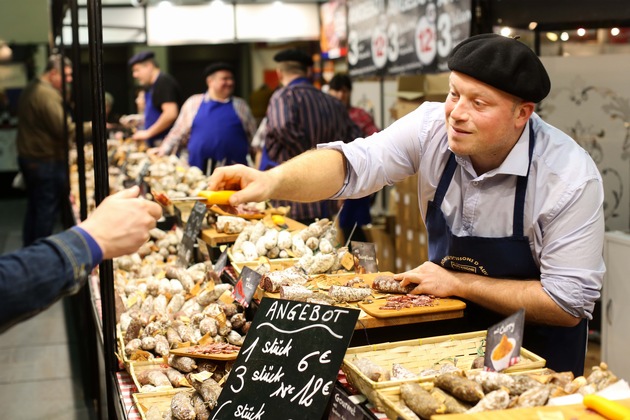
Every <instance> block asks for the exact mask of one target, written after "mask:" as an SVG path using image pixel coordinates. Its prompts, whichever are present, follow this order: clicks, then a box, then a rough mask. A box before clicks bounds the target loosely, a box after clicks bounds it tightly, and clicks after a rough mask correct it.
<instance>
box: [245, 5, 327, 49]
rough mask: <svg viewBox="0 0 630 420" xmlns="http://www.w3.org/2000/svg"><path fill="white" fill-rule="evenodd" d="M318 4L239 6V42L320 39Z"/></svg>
mask: <svg viewBox="0 0 630 420" xmlns="http://www.w3.org/2000/svg"><path fill="white" fill-rule="evenodd" d="M319 31H320V26H319V8H318V5H317V3H310V4H301V3H300V4H288V3H281V2H274V3H266V4H237V5H236V37H237V39H238V41H240V42H244V41H280V40H307V39H319Z"/></svg>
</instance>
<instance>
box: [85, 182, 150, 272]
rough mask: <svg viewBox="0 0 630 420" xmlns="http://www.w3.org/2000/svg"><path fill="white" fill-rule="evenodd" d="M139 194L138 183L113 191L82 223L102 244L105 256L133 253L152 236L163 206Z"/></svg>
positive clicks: (97, 241) (106, 257)
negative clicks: (117, 191)
mask: <svg viewBox="0 0 630 420" xmlns="http://www.w3.org/2000/svg"><path fill="white" fill-rule="evenodd" d="M139 194H140V189H139V188H138V187H132V188H129V189H127V190H123V191H120V192H119V193H116V194H113V195H111V196H109V197H107V198H106V199H105V200H103V202H102V203H101V204H100V205H99V206H98V207H97V208H96V210H94V212H93V213H92V214H91V215H90V216H89V217H88V218H87V219H86V220H85V221H84V222H83V223H81V224H79V226H80V227H81V228H82V229H84V230H85V231H86V232H87V233H89V234H90V236H92V238H94V240H95V241H96V243H97V244H98V245H99V246H100V247H101V251H103V259H110V258H114V257H119V256H121V255H127V254H131V253H133V252H135V251H137V250H138V248H139V247H140V246H141V245H142V244H143V243H145V242H146V241H148V240H149V238H150V236H149V230H151V229H153V228H154V227H155V226H156V222H157V220H158V219H159V218H160V217H161V216H162V208H161V207H160V206H159V205H158V204H157V203H154V202H152V201H148V200H145V199H143V198H140V197H139Z"/></svg>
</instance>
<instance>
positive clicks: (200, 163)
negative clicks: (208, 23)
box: [149, 62, 256, 173]
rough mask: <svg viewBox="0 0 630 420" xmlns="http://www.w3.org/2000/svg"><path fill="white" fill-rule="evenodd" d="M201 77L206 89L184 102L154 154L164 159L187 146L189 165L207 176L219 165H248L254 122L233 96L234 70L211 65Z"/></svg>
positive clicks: (225, 64) (217, 64)
mask: <svg viewBox="0 0 630 420" xmlns="http://www.w3.org/2000/svg"><path fill="white" fill-rule="evenodd" d="M204 77H205V79H206V84H207V85H208V90H207V91H206V92H205V93H200V94H196V95H193V96H191V97H190V98H188V99H187V100H186V102H185V103H184V105H182V111H181V112H180V114H179V117H178V118H177V121H176V122H175V125H174V126H173V128H172V129H171V131H169V133H168V135H167V136H166V138H165V139H164V141H163V142H162V144H161V145H160V147H159V149H156V151H155V153H157V155H158V156H164V155H167V154H170V153H175V152H177V151H178V149H179V148H180V147H182V146H187V148H188V163H190V165H191V166H196V167H198V168H199V169H201V170H202V171H204V172H207V173H212V170H213V169H214V168H216V167H218V166H223V165H232V164H235V163H242V164H247V155H248V154H249V153H250V143H251V140H252V137H254V133H255V132H256V119H255V118H254V116H253V115H252V111H251V110H250V108H249V105H247V102H246V101H245V100H244V99H243V98H239V97H237V96H233V95H232V94H233V93H234V69H233V68H232V66H230V65H229V64H227V63H222V62H219V63H214V64H211V65H209V66H208V67H206V68H205V70H204ZM149 153H153V151H152V150H150V151H149Z"/></svg>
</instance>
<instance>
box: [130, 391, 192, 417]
mask: <svg viewBox="0 0 630 420" xmlns="http://www.w3.org/2000/svg"><path fill="white" fill-rule="evenodd" d="M193 391H194V390H193V389H192V388H176V389H172V390H169V391H161V392H147V393H144V394H140V393H138V394H133V395H132V398H133V402H134V404H135V405H136V408H137V409H138V412H139V413H140V417H142V420H147V417H146V413H147V411H149V410H150V409H151V407H153V406H156V407H157V408H158V410H160V414H164V413H165V412H166V411H167V410H168V409H169V408H170V407H171V400H172V399H173V397H174V396H175V394H177V393H179V392H193Z"/></svg>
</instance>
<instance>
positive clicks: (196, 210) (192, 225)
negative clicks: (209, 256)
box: [177, 201, 208, 267]
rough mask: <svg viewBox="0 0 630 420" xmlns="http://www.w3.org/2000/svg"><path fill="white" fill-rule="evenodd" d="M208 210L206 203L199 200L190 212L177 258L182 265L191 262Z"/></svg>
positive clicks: (185, 265)
mask: <svg viewBox="0 0 630 420" xmlns="http://www.w3.org/2000/svg"><path fill="white" fill-rule="evenodd" d="M207 211H208V209H207V208H206V205H205V204H204V203H201V202H199V201H197V202H196V203H195V206H194V207H193V208H192V210H191V212H190V216H188V221H187V222H186V226H185V227H184V236H183V237H182V242H181V243H180V244H179V247H178V249H177V257H178V258H177V260H178V262H179V264H180V265H181V266H184V267H187V266H188V265H189V264H190V261H191V258H192V256H193V251H194V246H195V243H196V242H197V236H199V232H201V224H202V223H203V219H204V217H206V212H207ZM180 216H181V215H180Z"/></svg>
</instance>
